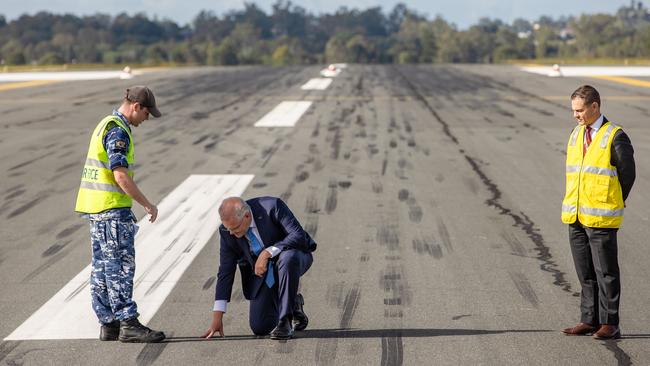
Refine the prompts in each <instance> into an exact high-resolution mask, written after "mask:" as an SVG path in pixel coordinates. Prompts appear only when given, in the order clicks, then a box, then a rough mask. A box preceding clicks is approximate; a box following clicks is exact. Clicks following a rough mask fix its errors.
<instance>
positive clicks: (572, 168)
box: [566, 165, 618, 177]
mask: <svg viewBox="0 0 650 366" xmlns="http://www.w3.org/2000/svg"><path fill="white" fill-rule="evenodd" d="M582 171H583V172H585V173H591V174H597V175H606V176H608V177H615V176H617V175H618V172H617V171H616V169H609V168H599V167H596V166H583V167H582ZM566 172H567V173H580V165H567V166H566Z"/></svg>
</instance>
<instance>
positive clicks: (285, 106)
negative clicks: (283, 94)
mask: <svg viewBox="0 0 650 366" xmlns="http://www.w3.org/2000/svg"><path fill="white" fill-rule="evenodd" d="M311 103H312V102H306V101H298V102H282V103H280V104H278V105H277V106H276V107H275V108H273V110H272V111H270V112H269V113H267V114H266V115H265V116H264V117H262V119H260V120H259V121H257V122H255V127H293V126H295V125H296V122H298V120H299V119H300V117H301V116H302V115H303V113H305V112H306V111H307V109H309V107H310V106H311Z"/></svg>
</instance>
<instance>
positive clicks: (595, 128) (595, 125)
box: [583, 114, 605, 145]
mask: <svg viewBox="0 0 650 366" xmlns="http://www.w3.org/2000/svg"><path fill="white" fill-rule="evenodd" d="M604 121H605V116H603V115H602V114H601V115H600V117H598V119H597V120H596V122H594V123H592V124H591V125H590V126H589V127H591V133H590V135H591V141H594V137H596V133H598V130H599V129H600V127H602V125H603V122H604ZM585 131H586V130H585ZM583 143H584V144H585V145H587V134H585V137H584V141H583Z"/></svg>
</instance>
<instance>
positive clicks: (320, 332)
mask: <svg viewBox="0 0 650 366" xmlns="http://www.w3.org/2000/svg"><path fill="white" fill-rule="evenodd" d="M556 331H557V330H549V329H506V330H484V329H416V328H405V329H340V328H338V329H337V328H334V329H310V330H305V331H302V332H296V336H295V338H384V337H401V338H419V337H450V336H472V335H491V334H508V333H548V332H556ZM636 336H642V335H640V334H639V335H636ZM264 338H268V336H265V337H259V336H254V335H232V336H226V337H224V338H221V337H215V338H211V339H210V340H212V341H243V340H255V339H264ZM197 341H199V342H201V341H208V340H207V339H203V338H199V337H169V338H167V339H166V340H165V342H197Z"/></svg>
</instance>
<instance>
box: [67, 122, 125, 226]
mask: <svg viewBox="0 0 650 366" xmlns="http://www.w3.org/2000/svg"><path fill="white" fill-rule="evenodd" d="M114 125H117V126H119V127H120V128H122V129H123V130H124V131H126V133H127V134H128V135H129V152H128V153H127V155H126V161H127V163H128V164H129V176H130V177H133V169H132V168H133V163H134V161H135V159H134V148H133V136H132V135H131V132H130V131H129V128H128V127H127V126H126V125H125V124H124V122H123V121H122V119H120V118H119V117H117V116H108V117H106V118H104V119H103V120H101V121H100V122H99V124H98V125H97V127H96V128H95V130H94V131H93V134H92V137H91V139H90V146H88V155H87V156H86V163H85V164H84V169H83V171H82V172H81V185H80V186H79V193H78V194H77V204H76V207H75V211H77V212H83V213H99V212H102V211H106V210H109V209H112V208H122V207H131V206H132V205H133V200H132V199H131V197H130V196H129V195H127V194H126V193H124V191H122V188H120V186H119V185H118V184H117V182H116V181H115V177H114V176H113V171H112V170H111V169H110V167H109V161H108V154H107V153H106V149H104V144H103V140H104V135H105V134H106V132H108V130H109V128H108V127H109V126H111V127H112V126H114Z"/></svg>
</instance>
